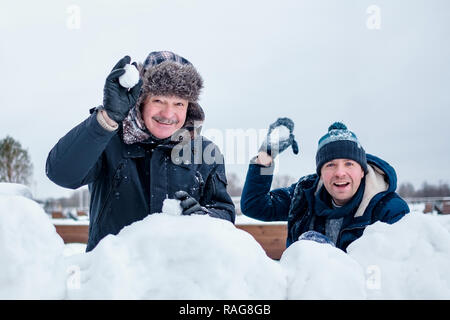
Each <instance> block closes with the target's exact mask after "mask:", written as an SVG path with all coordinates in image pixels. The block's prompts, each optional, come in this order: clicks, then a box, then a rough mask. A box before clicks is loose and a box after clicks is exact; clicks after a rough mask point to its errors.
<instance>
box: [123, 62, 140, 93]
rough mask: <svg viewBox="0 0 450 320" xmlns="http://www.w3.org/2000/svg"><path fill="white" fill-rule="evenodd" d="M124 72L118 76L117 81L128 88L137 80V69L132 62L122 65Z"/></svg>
mask: <svg viewBox="0 0 450 320" xmlns="http://www.w3.org/2000/svg"><path fill="white" fill-rule="evenodd" d="M124 69H125V73H124V74H123V75H121V76H120V77H119V83H120V85H121V86H122V87H124V88H127V89H130V88H133V87H134V86H135V85H136V84H137V83H138V82H139V71H138V70H137V69H136V67H135V66H134V65H132V64H127V65H125V67H124Z"/></svg>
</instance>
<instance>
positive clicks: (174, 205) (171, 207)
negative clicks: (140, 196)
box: [162, 199, 183, 216]
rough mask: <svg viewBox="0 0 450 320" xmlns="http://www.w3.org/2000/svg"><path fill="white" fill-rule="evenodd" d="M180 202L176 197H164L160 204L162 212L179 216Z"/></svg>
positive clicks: (180, 211) (180, 210)
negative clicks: (161, 204)
mask: <svg viewBox="0 0 450 320" xmlns="http://www.w3.org/2000/svg"><path fill="white" fill-rule="evenodd" d="M180 202H181V201H180V200H177V199H165V200H164V202H163V206H162V213H164V214H168V215H172V216H180V215H181V213H182V212H183V209H182V208H181V206H180Z"/></svg>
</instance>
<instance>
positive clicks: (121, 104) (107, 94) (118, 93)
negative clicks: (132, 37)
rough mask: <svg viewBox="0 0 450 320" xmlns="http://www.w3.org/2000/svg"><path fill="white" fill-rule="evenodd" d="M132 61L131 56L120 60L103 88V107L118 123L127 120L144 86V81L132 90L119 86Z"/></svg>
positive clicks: (134, 63)
mask: <svg viewBox="0 0 450 320" xmlns="http://www.w3.org/2000/svg"><path fill="white" fill-rule="evenodd" d="M130 61H131V58H130V57H129V56H125V57H123V58H122V59H120V60H119V62H117V64H116V65H115V66H114V68H113V69H112V70H111V73H110V74H109V76H108V78H106V82H105V86H104V88H103V107H104V108H105V111H106V113H107V114H108V116H109V118H111V119H112V120H114V121H116V122H118V123H119V122H122V121H123V119H125V117H126V116H127V115H128V112H129V111H130V109H131V108H132V107H133V106H134V105H135V104H136V101H137V99H138V98H139V93H140V91H141V86H142V79H140V80H139V82H138V84H136V85H135V86H134V87H133V88H131V89H130V90H128V89H126V88H124V87H122V86H121V85H120V84H119V77H120V76H121V75H123V74H124V73H125V69H124V67H125V65H127V64H129V63H130ZM133 65H134V66H136V62H133Z"/></svg>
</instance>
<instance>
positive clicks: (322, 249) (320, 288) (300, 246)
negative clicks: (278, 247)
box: [280, 240, 366, 299]
mask: <svg viewBox="0 0 450 320" xmlns="http://www.w3.org/2000/svg"><path fill="white" fill-rule="evenodd" d="M280 263H281V265H282V266H283V268H284V270H285V272H286V273H287V282H288V286H287V292H288V293H287V298H288V299H365V298H366V292H365V289H366V287H365V277H364V271H363V269H362V267H361V266H360V265H359V264H358V263H357V262H356V261H355V260H354V259H352V258H351V257H349V256H348V255H347V254H346V253H345V252H344V251H342V250H340V249H337V248H336V247H334V246H331V245H330V244H325V243H318V242H315V241H312V240H300V241H297V242H295V243H293V244H292V245H291V246H289V248H288V249H286V251H284V253H283V255H282V256H281V259H280Z"/></svg>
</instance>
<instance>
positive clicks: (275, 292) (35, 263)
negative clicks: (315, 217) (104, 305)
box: [0, 185, 450, 299]
mask: <svg viewBox="0 0 450 320" xmlns="http://www.w3.org/2000/svg"><path fill="white" fill-rule="evenodd" d="M3 188H4V189H5V188H6V189H8V187H5V186H3ZM11 189H16V186H13V185H11ZM16 190H20V188H18V189H16ZM9 192H12V191H11V190H9ZM163 211H164V213H162V214H153V215H150V216H148V217H147V218H145V219H144V220H142V221H138V222H135V223H133V224H131V225H130V226H128V227H125V228H124V229H123V230H122V231H121V232H120V233H119V234H118V235H116V236H113V235H109V236H107V237H105V238H104V239H103V240H102V241H100V243H99V244H98V245H97V247H96V248H95V249H94V250H93V251H91V252H89V253H85V252H84V249H85V245H83V244H73V245H66V246H64V244H63V241H62V239H61V238H60V237H59V236H58V235H57V233H56V231H55V228H54V226H53V225H52V223H51V220H50V219H49V218H48V217H47V215H46V214H45V213H44V211H43V210H42V208H41V207H40V206H39V205H38V204H37V203H35V202H34V201H32V200H30V199H28V198H26V197H24V196H23V195H11V194H8V195H5V194H0V257H1V262H2V263H1V264H0V299H28V298H30V299H450V272H449V271H448V270H450V216H442V215H440V216H436V215H424V214H421V213H411V214H409V215H407V216H406V217H404V218H403V219H401V220H400V221H399V222H397V223H395V224H393V225H388V224H385V223H382V222H377V223H375V224H373V225H371V226H369V227H367V228H366V229H365V231H364V234H363V236H362V237H361V238H360V239H358V240H356V241H354V242H353V243H352V244H350V246H349V247H348V254H346V253H344V252H343V251H341V250H340V249H337V248H335V247H333V246H332V245H329V244H320V243H317V242H313V241H310V240H301V241H297V242H295V243H294V244H292V245H291V246H290V247H289V248H288V249H287V250H286V251H285V252H284V253H283V255H282V257H281V259H280V261H274V260H272V259H270V258H268V257H267V256H266V254H265V252H264V250H263V249H262V247H261V246H260V245H259V244H258V243H257V242H256V241H255V240H254V239H253V237H252V236H251V235H250V234H249V233H247V232H245V231H243V230H240V229H237V228H236V227H235V226H234V225H233V224H231V223H230V222H228V221H224V220H221V219H216V218H211V217H209V216H206V215H192V216H183V215H180V214H179V213H180V208H179V203H178V202H176V201H170V200H166V202H165V203H164V209H163Z"/></svg>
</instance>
